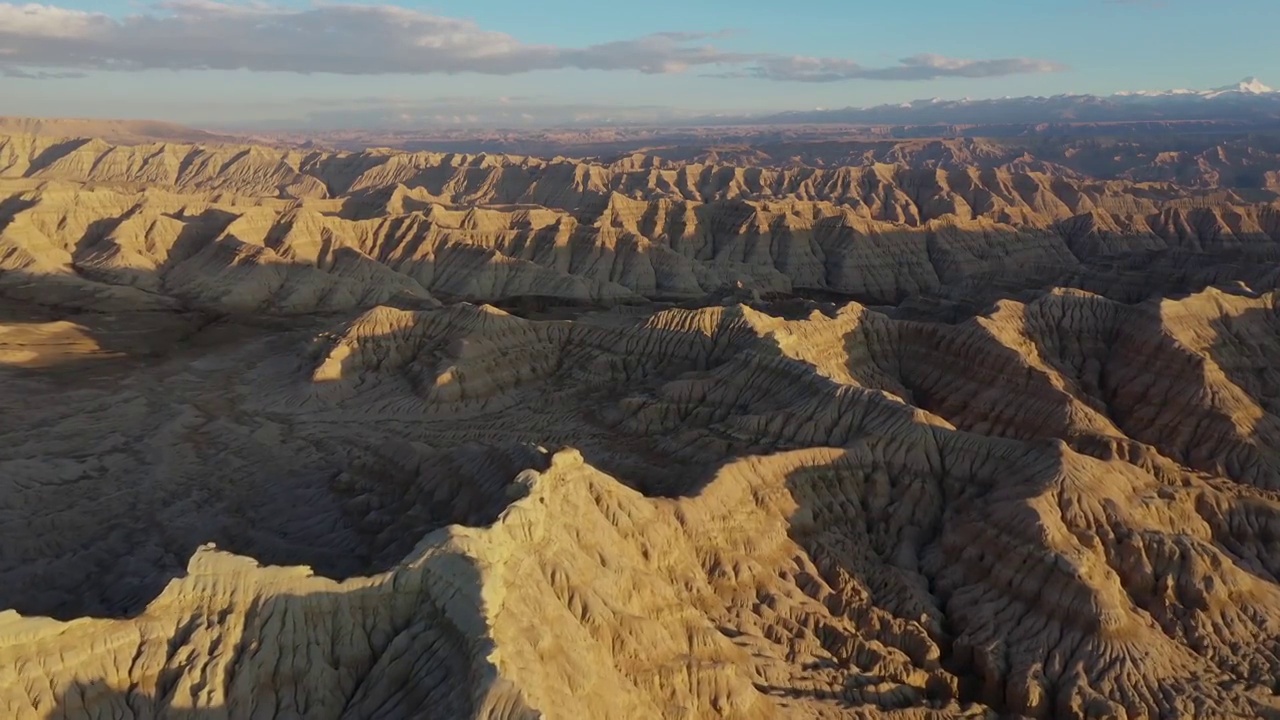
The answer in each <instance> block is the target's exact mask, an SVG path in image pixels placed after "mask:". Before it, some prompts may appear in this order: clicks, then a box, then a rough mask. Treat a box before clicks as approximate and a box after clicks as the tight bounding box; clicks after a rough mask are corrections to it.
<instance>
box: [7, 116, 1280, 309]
mask: <svg viewBox="0 0 1280 720" xmlns="http://www.w3.org/2000/svg"><path fill="white" fill-rule="evenodd" d="M0 163H2V164H3V165H4V167H5V168H6V169H5V170H4V171H3V176H0V183H3V188H4V190H5V191H7V192H8V199H6V200H5V201H4V204H3V206H0V233H3V234H0V253H2V254H0V267H3V268H4V269H5V270H9V271H13V272H12V273H9V274H8V275H7V277H8V280H7V281H4V291H5V292H6V294H9V295H10V296H16V297H24V298H25V297H26V296H23V295H21V293H22V292H23V290H22V287H21V284H20V283H19V286H18V287H15V286H14V285H15V283H18V281H15V280H14V279H13V278H14V277H23V276H25V275H27V274H32V273H34V274H39V275H41V276H46V277H49V278H51V280H55V281H56V282H57V283H59V284H60V285H62V286H68V287H69V286H71V285H79V286H82V287H79V288H77V289H75V290H74V291H70V290H69V291H68V293H69V295H70V296H76V295H81V296H88V297H92V298H93V300H92V302H93V303H94V304H96V305H97V306H101V303H104V302H110V303H116V304H120V303H123V304H124V305H129V304H131V303H143V304H147V303H150V304H151V305H165V304H173V303H178V304H182V305H184V306H188V307H194V308H202V309H211V310H218V311H238V312H249V311H252V312H271V313H308V312H313V311H316V310H337V309H349V308H359V307H368V306H370V305H373V304H377V303H381V302H387V301H388V300H390V299H391V298H393V297H397V296H404V297H411V298H415V299H417V300H419V301H423V302H428V303H430V302H432V298H433V297H434V296H440V297H443V298H446V299H466V300H472V301H500V300H504V299H508V298H512V297H519V296H525V295H541V296H549V297H560V298H567V299H575V300H584V301H587V300H589V301H602V300H623V299H644V298H648V299H655V298H657V299H675V298H695V297H700V296H702V295H704V294H706V293H708V292H712V291H715V290H718V289H720V288H723V287H726V286H737V285H742V286H744V287H746V288H749V289H756V290H759V291H760V292H766V293H768V292H784V293H789V292H797V291H825V292H835V293H841V294H845V295H849V296H852V297H857V298H859V299H862V300H865V301H868V302H872V303H896V302H898V301H900V300H902V299H903V298H905V297H907V296H910V295H920V294H927V295H948V294H950V295H953V296H957V297H961V296H963V297H969V296H972V295H973V294H974V289H973V286H974V285H975V284H978V285H990V281H991V280H992V279H998V282H999V284H1000V286H1001V287H1003V288H1005V289H1007V288H1009V287H1049V286H1055V285H1057V286H1079V287H1084V288H1086V289H1089V290H1091V291H1094V292H1099V293H1102V294H1104V295H1108V296H1113V297H1124V298H1130V297H1139V298H1140V297H1143V296H1145V295H1147V294H1150V293H1151V292H1153V291H1155V292H1169V291H1176V290H1195V289H1199V288H1202V287H1205V286H1206V285H1208V284H1211V283H1213V282H1218V281H1219V280H1220V278H1221V275H1222V273H1223V272H1228V273H1229V274H1230V273H1234V274H1237V275H1239V274H1243V275H1242V276H1241V279H1252V280H1255V281H1256V280H1258V278H1255V277H1253V274H1255V273H1256V271H1257V270H1258V266H1257V265H1256V261H1259V260H1262V261H1270V260H1272V259H1274V258H1275V257H1276V250H1275V248H1276V240H1277V239H1278V238H1280V210H1277V206H1276V205H1274V204H1260V203H1249V202H1245V201H1244V200H1243V199H1241V198H1240V197H1238V196H1236V195H1234V194H1232V193H1230V192H1223V193H1218V194H1216V195H1205V194H1203V193H1193V192H1192V191H1188V190H1184V189H1181V188H1179V187H1178V186H1172V185H1161V184H1139V185H1135V184H1130V183H1124V182H1119V181H1097V180H1084V179H1072V178H1067V177H1060V176H1055V175H1052V174H1048V173H1043V172H1029V171H1028V172H1021V171H1013V170H1008V169H987V170H979V169H961V170H951V171H944V170H920V169H913V168H911V167H908V166H903V165H897V166H893V165H882V164H877V165H872V166H869V167H844V168H839V169H833V170H826V169H819V168H801V169H770V168H741V167H730V166H713V165H680V166H670V165H669V164H666V163H660V162H658V161H656V160H654V159H652V158H644V157H632V158H628V159H626V160H624V161H620V162H617V163H614V164H612V165H599V164H593V163H589V162H582V161H569V160H553V161H543V160H537V159H530V158H516V157H507V156H461V155H431V154H424V153H418V154H406V153H390V152H384V153H361V154H345V153H339V154H323V153H310V154H301V153H296V152H285V151H278V150H272V149H267V148H256V147H246V148H236V147H216V148H203V147H192V146H179V145H149V146H129V147H124V146H119V147H117V146H110V145H106V144H105V143H102V142H100V141H93V140H89V141H60V142H59V141H53V140H47V139H44V138H40V137H34V136H32V137H22V136H15V137H11V138H9V139H8V140H7V141H0ZM6 178H7V179H6ZM1135 259H1136V261H1137V262H1140V263H1142V264H1143V265H1147V264H1149V263H1152V262H1156V263H1159V264H1161V265H1162V267H1163V268H1164V272H1163V273H1162V274H1161V277H1159V278H1151V279H1142V278H1138V277H1136V276H1135V275H1134V274H1133V273H1131V272H1125V271H1126V270H1127V269H1128V268H1127V267H1125V263H1129V264H1130V265H1132V264H1133V262H1135ZM1224 264H1226V265H1228V266H1229V265H1235V266H1236V269H1235V270H1229V269H1224V268H1223V267H1222V266H1223V265H1224ZM1245 276H1248V277H1245ZM1165 281H1168V282H1173V283H1174V285H1176V287H1165V286H1163V285H1160V283H1161V282H1165ZM1150 283H1156V284H1155V285H1151V284H1150ZM138 291H142V292H141V293H140V292H138ZM47 299H48V298H47V297H46V300H47ZM72 299H74V298H73V297H72Z"/></svg>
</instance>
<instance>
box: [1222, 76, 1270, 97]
mask: <svg viewBox="0 0 1280 720" xmlns="http://www.w3.org/2000/svg"><path fill="white" fill-rule="evenodd" d="M1219 90H1226V91H1232V90H1234V91H1235V92H1242V93H1250V94H1252V95H1261V94H1263V93H1269V92H1275V90H1272V89H1271V88H1269V87H1267V86H1266V85H1264V84H1263V83H1262V81H1261V80H1259V79H1258V78H1256V77H1253V76H1252V75H1251V76H1249V77H1247V78H1245V79H1244V80H1241V81H1240V82H1239V83H1236V84H1235V85H1229V86H1227V87H1224V88H1219Z"/></svg>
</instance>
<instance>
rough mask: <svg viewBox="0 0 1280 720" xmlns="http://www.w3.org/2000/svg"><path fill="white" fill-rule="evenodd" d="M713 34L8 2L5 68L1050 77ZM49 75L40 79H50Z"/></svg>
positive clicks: (361, 14)
mask: <svg viewBox="0 0 1280 720" xmlns="http://www.w3.org/2000/svg"><path fill="white" fill-rule="evenodd" d="M714 37H715V35H713V34H705V33H687V32H671V33H657V34H652V35H645V36H642V37H638V38H634V39H630V40H619V41H613V42H608V43H601V44H596V45H589V46H586V47H580V48H570V47H558V46H554V45H541V44H532V43H525V42H522V41H520V40H518V39H516V38H515V37H512V36H511V35H508V34H506V33H501V32H495V31H492V30H486V29H484V28H482V27H480V26H478V25H477V24H475V23H474V22H471V21H469V20H462V19H457V18H449V17H442V16H438V15H431V14H428V13H425V12H421V11H418V10H412V9H409V8H403V7H398V6H394V5H350V4H331V3H323V4H319V3H318V4H314V5H312V6H310V7H304V8H296V7H284V6H280V5H273V4H270V3H267V2H254V3H252V4H239V3H235V4H233V3H230V2H221V1H219V0H165V1H163V2H158V3H155V4H153V5H151V6H150V8H149V9H147V10H146V11H143V12H139V13H135V14H132V15H128V16H125V17H122V18H113V17H109V16H107V15H103V14H101V13H90V12H83V11H79V10H70V9H65V8H61V7H57V6H53V5H41V4H25V5H18V4H13V3H6V2H0V64H2V66H3V67H4V68H5V69H6V72H7V73H8V74H10V76H14V77H19V76H22V74H23V73H26V74H29V75H34V76H38V77H39V75H38V74H37V73H31V72H29V71H27V70H23V69H21V68H24V67H37V68H59V69H63V70H76V71H83V70H120V71H128V70H146V69H172V70H209V69H212V70H236V69H247V70H252V71H276V72H295V73H339V74H346V75H376V74H387V73H410V74H427V73H463V72H473V73H484V74H491V75H514V74H518V73H525V72H530V71H534V70H554V69H566V68H577V69H583V70H606V71H608V70H631V71H639V72H643V73H652V74H660V73H679V72H685V71H687V70H689V69H691V68H700V67H703V68H705V67H712V66H715V67H717V68H718V72H717V73H716V74H718V75H721V76H729V77H753V78H762V79H768V80H791V81H833V80H849V79H870V80H919V79H927V78H934V77H946V76H964V77H989V76H997V75H1009V74H1014V73H1027V72H1048V71H1052V70H1056V69H1060V66H1058V65H1056V64H1054V63H1049V62H1046V61H1041V60H1028V59H1002V60H953V59H948V58H942V57H938V56H933V55H921V56H917V57H914V58H908V59H906V60H903V61H902V63H901V64H900V65H898V66H893V67H888V68H864V67H862V66H860V65H858V64H857V63H855V62H853V61H851V60H845V59H839V58H801V57H788V56H783V55H775V54H767V53H735V52H728V51H724V50H721V49H719V48H717V47H716V46H714V45H712V44H710V43H709V41H710V40H712V39H714ZM53 76H54V75H52V74H48V73H46V74H45V75H44V76H43V77H53Z"/></svg>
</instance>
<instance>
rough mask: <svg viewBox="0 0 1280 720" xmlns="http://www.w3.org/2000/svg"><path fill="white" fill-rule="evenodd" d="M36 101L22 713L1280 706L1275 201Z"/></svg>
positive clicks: (24, 362)
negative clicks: (267, 132) (58, 129)
mask: <svg viewBox="0 0 1280 720" xmlns="http://www.w3.org/2000/svg"><path fill="white" fill-rule="evenodd" d="M40 142H43V141H33V140H22V139H14V140H10V141H9V143H8V145H6V146H4V147H5V148H7V149H6V150H4V153H3V154H0V162H8V163H9V165H8V167H9V168H10V169H9V170H7V171H6V176H7V178H6V179H4V180H0V182H3V183H5V184H4V185H3V187H4V188H5V189H6V191H7V193H8V194H7V195H6V199H5V200H3V201H0V292H2V293H3V297H4V298H5V302H4V304H3V305H0V310H2V311H3V313H2V314H0V380H2V381H3V383H4V387H5V388H6V391H5V392H4V393H0V418H3V420H0V438H2V439H3V442H2V443H0V488H3V492H0V541H2V546H3V548H4V550H3V552H0V608H5V609H6V610H5V611H4V612H0V709H3V711H4V713H3V714H4V715H5V716H6V717H16V718H63V717H66V718H80V717H103V718H107V717H111V718H152V717H190V718H204V717H209V718H214V717H219V718H221V717H298V716H304V717H316V718H365V717H415V716H424V715H425V716H431V717H478V718H534V717H544V718H587V717H589V718H597V717H599V718H611V717H617V718H653V717H689V718H704V717H721V718H773V717H825V718H842V717H867V718H871V717H896V718H912V717H920V718H942V717H1017V716H1024V717H1042V718H1050V717H1055V718H1056V717H1079V718H1101V717H1130V718H1147V717H1151V718H1154V717H1230V718H1255V717H1280V704H1277V702H1276V696H1275V692H1276V686H1275V682H1276V681H1275V678H1276V677H1277V675H1278V674H1280V455H1278V454H1277V451H1276V448H1277V447H1280V420H1278V419H1277V417H1278V416H1277V407H1276V403H1277V399H1276V398H1277V397H1280V374H1278V373H1277V370H1276V368H1275V362H1274V358H1275V357H1277V353H1280V340H1278V339H1277V338H1280V315H1278V314H1277V304H1276V300H1277V293H1278V292H1280V291H1278V290H1277V289H1276V288H1277V285H1276V277H1277V273H1276V269H1277V267H1278V266H1277V258H1276V250H1275V248H1276V241H1277V240H1280V213H1278V212H1277V209H1276V208H1275V207H1273V206H1270V205H1266V204H1259V203H1249V202H1245V201H1244V200H1243V199H1241V198H1239V197H1236V196H1232V195H1230V194H1223V195H1218V196H1205V195H1198V194H1195V193H1192V192H1191V191H1188V190H1183V189H1180V188H1178V187H1175V186H1169V185H1133V184H1127V183H1123V182H1115V181H1107V182H1103V181H1096V180H1088V179H1081V178H1068V177H1060V176H1054V175H1048V174H1044V173H1039V172H1015V171H1012V170H974V171H959V170H958V171H948V172H939V171H932V170H929V171H925V170H919V169H911V168H909V167H906V166H898V167H889V166H876V167H870V168H846V169H841V170H832V171H822V170H819V169H808V170H768V171H767V172H766V171H764V170H757V169H740V168H732V167H694V166H683V167H678V168H667V167H659V166H658V165H660V164H659V163H651V162H649V161H647V160H645V159H643V158H633V159H631V160H628V161H627V162H626V163H621V164H615V165H613V166H602V165H592V164H590V163H581V162H570V161H542V160H533V159H519V158H495V157H480V158H462V157H456V156H453V157H450V156H428V155H401V154H394V153H383V154H377V153H367V154H360V155H342V154H339V155H319V154H315V155H306V156H304V155H297V154H290V153H281V152H278V151H273V150H267V149H240V150H228V151H226V153H227V154H225V155H222V154H219V153H223V152H224V151H222V150H202V149H190V148H187V149H183V148H180V147H177V146H152V147H150V148H144V149H137V148H110V147H104V146H101V145H100V144H92V143H87V144H85V145H78V146H76V147H74V148H71V149H69V150H67V149H66V148H64V147H60V146H56V145H49V146H41V145H40ZM23 143H26V145H23ZM52 147H58V148H59V149H58V150H57V151H56V152H55V153H54V154H55V155H59V157H57V158H53V156H52V155H49V151H50V148H52ZM24 148H25V149H24ZM64 150H66V152H63V151H64ZM135 150H136V151H137V152H135ZM193 155H197V156H200V157H203V158H205V159H204V160H192V159H191V158H192V156H193ZM23 158H25V159H23ZM51 158H53V159H51ZM166 158H168V159H166ZM23 163H26V164H25V165H23ZM175 163H176V164H175ZM321 168H324V169H323V170H321ZM464 206H465V207H464ZM531 296H535V297H531ZM498 305H501V306H503V307H506V308H507V310H504V309H500V308H499V307H497V306H498Z"/></svg>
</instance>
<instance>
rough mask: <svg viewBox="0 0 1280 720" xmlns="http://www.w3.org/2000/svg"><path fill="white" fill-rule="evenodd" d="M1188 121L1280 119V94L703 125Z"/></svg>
mask: <svg viewBox="0 0 1280 720" xmlns="http://www.w3.org/2000/svg"><path fill="white" fill-rule="evenodd" d="M1182 121H1236V122H1245V123H1259V122H1280V92H1277V91H1275V90H1273V89H1271V88H1270V87H1268V86H1267V85H1265V84H1263V83H1262V82H1261V81H1260V80H1258V79H1257V78H1253V77H1250V78H1246V79H1244V80H1243V81H1241V82H1239V83H1237V84H1235V85H1229V86H1226V87H1220V88H1214V89H1211V90H1164V91H1138V92H1121V93H1116V94H1114V95H1106V96H1100V95H1053V96H1050V97H1035V96H1031V97H1005V98H995V99H989V100H971V99H968V98H965V99H963V100H941V99H938V98H933V99H929V100H915V101H913V102H907V103H900V104H893V105H878V106H875V107H868V108H854V107H847V108H842V109H817V110H805V111H790V112H782V113H776V114H769V115H756V116H733V117H730V116H715V117H707V118H700V119H699V120H698V121H697V122H698V123H705V124H714V125H727V124H767V125H795V124H810V123H820V124H840V125H992V124H1036V123H1131V122H1182Z"/></svg>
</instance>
